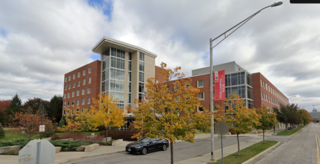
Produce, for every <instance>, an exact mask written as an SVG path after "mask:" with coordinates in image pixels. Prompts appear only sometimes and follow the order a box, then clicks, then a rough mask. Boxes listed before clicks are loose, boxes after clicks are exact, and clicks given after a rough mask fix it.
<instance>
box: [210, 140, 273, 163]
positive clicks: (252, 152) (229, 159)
mask: <svg viewBox="0 0 320 164" xmlns="http://www.w3.org/2000/svg"><path fill="white" fill-rule="evenodd" d="M276 143H278V142H277V141H265V144H263V143H262V141H261V142H258V143H256V144H254V145H251V146H249V147H247V148H244V149H242V150H240V156H238V151H237V152H236V153H233V154H230V155H228V156H226V157H224V158H223V162H224V163H225V164H241V163H243V162H245V161H247V160H249V159H250V158H252V157H254V156H256V155H257V154H259V153H261V152H263V151H264V150H266V149H268V148H269V147H271V146H273V145H275V144H276ZM240 146H241V145H240ZM220 163H221V159H219V160H218V161H217V162H215V163H213V162H209V163H208V164H220Z"/></svg>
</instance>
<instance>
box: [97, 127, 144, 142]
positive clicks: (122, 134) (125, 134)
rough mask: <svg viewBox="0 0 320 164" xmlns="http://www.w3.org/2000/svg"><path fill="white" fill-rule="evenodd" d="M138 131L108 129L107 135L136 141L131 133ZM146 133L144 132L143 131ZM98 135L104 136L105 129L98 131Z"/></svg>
mask: <svg viewBox="0 0 320 164" xmlns="http://www.w3.org/2000/svg"><path fill="white" fill-rule="evenodd" d="M137 133H139V131H137V130H131V129H128V130H108V137H112V139H113V140H117V139H123V140H126V141H136V140H137V139H136V138H132V136H133V135H135V134H137ZM144 134H146V132H145V133H144ZM99 135H100V136H103V137H106V131H105V130H103V131H101V132H100V133H99Z"/></svg>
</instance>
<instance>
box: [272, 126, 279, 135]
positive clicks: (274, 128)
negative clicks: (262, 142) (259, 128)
mask: <svg viewBox="0 0 320 164" xmlns="http://www.w3.org/2000/svg"><path fill="white" fill-rule="evenodd" d="M279 128H280V127H279ZM273 133H274V134H276V126H274V127H273Z"/></svg>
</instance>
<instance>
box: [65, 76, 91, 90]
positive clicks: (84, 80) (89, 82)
mask: <svg viewBox="0 0 320 164" xmlns="http://www.w3.org/2000/svg"><path fill="white" fill-rule="evenodd" d="M88 84H91V77H89V78H88ZM80 85H81V81H80V80H79V81H78V87H80ZM82 85H86V79H83V80H82ZM75 87H76V82H73V84H72V88H75ZM67 89H68V85H65V86H64V90H67ZM69 89H71V84H69Z"/></svg>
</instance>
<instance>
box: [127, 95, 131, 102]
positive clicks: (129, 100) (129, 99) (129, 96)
mask: <svg viewBox="0 0 320 164" xmlns="http://www.w3.org/2000/svg"><path fill="white" fill-rule="evenodd" d="M128 103H131V93H129V94H128Z"/></svg>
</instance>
